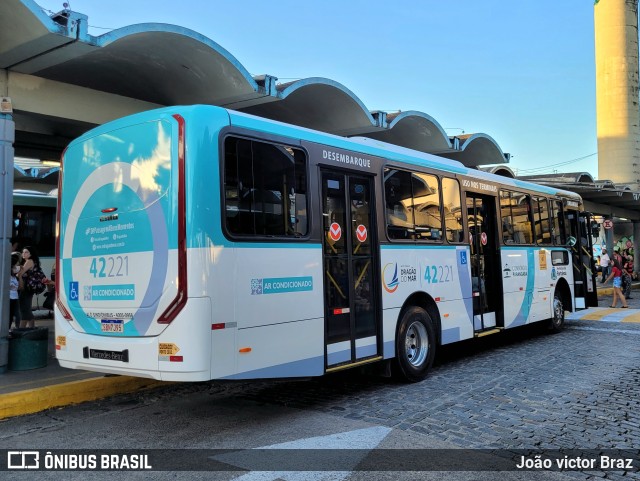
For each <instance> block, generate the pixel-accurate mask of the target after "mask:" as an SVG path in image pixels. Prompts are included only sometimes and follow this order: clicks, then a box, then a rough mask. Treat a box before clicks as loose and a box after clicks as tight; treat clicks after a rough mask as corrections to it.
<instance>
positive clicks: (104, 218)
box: [100, 214, 118, 222]
mask: <svg viewBox="0 0 640 481" xmlns="http://www.w3.org/2000/svg"><path fill="white" fill-rule="evenodd" d="M110 220H118V214H109V215H103V216H101V217H100V222H108V221H110Z"/></svg>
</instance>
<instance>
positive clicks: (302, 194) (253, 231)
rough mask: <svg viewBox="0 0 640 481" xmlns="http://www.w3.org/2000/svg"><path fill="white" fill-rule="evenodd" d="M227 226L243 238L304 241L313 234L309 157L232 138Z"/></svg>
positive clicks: (277, 146)
mask: <svg viewBox="0 0 640 481" xmlns="http://www.w3.org/2000/svg"><path fill="white" fill-rule="evenodd" d="M224 147H225V158H224V195H225V205H224V210H225V215H224V218H225V223H226V227H227V231H228V232H229V233H230V234H232V235H237V236H257V237H264V236H268V237H271V236H275V237H302V236H304V235H306V234H307V232H308V216H307V159H306V156H305V154H304V152H303V151H302V150H301V149H296V148H293V147H290V146H288V145H283V144H273V143H268V142H258V141H255V140H249V139H243V138H237V137H227V138H226V139H225V144H224Z"/></svg>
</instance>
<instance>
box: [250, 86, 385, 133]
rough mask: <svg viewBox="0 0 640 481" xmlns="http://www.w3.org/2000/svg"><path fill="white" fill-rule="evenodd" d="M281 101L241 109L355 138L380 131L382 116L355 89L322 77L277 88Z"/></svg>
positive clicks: (261, 115)
mask: <svg viewBox="0 0 640 481" xmlns="http://www.w3.org/2000/svg"><path fill="white" fill-rule="evenodd" d="M276 91H277V95H278V98H279V99H281V100H280V101H279V102H273V103H270V104H263V105H256V106H251V107H248V108H242V109H240V110H242V111H244V112H247V113H250V114H253V115H258V116H260V117H266V118H269V119H273V120H279V121H281V122H287V123H290V124H295V125H299V126H301V127H307V128H310V129H315V130H321V131H323V132H328V133H331V134H336V135H343V136H352V135H360V134H362V133H363V132H371V131H372V130H375V129H379V128H381V127H382V125H381V122H382V120H381V117H380V116H379V115H377V114H371V113H370V112H369V110H367V108H366V107H365V105H364V103H363V102H362V100H360V99H359V98H358V97H357V96H356V95H355V94H354V93H353V92H352V91H351V90H349V89H348V88H347V87H345V86H344V85H342V84H340V83H339V82H336V81H334V80H330V79H327V78H322V77H311V78H306V79H303V80H296V81H294V82H288V83H284V84H280V85H277V86H276Z"/></svg>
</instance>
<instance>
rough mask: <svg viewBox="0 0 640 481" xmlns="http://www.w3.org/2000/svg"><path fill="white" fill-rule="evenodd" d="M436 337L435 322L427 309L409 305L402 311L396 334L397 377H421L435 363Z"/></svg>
mask: <svg viewBox="0 0 640 481" xmlns="http://www.w3.org/2000/svg"><path fill="white" fill-rule="evenodd" d="M435 339H436V336H435V330H434V328H433V322H432V321H431V317H430V316H429V314H428V313H427V311H425V310H424V309H422V308H421V307H416V306H412V307H409V308H408V309H407V310H406V311H405V312H404V314H403V315H402V319H401V320H400V324H399V325H398V331H397V334H396V358H395V359H394V363H393V367H394V377H395V378H396V379H399V380H402V381H409V382H418V381H422V380H423V379H424V378H425V377H426V376H427V372H428V371H429V368H431V365H432V364H433V359H434V357H435V353H436V343H435Z"/></svg>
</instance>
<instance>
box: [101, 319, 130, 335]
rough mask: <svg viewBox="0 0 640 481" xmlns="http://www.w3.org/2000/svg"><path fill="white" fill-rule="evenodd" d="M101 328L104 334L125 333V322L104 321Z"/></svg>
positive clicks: (116, 320)
mask: <svg viewBox="0 0 640 481" xmlns="http://www.w3.org/2000/svg"><path fill="white" fill-rule="evenodd" d="M100 327H101V328H102V332H124V321H123V320H122V319H102V321H101V322H100Z"/></svg>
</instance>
